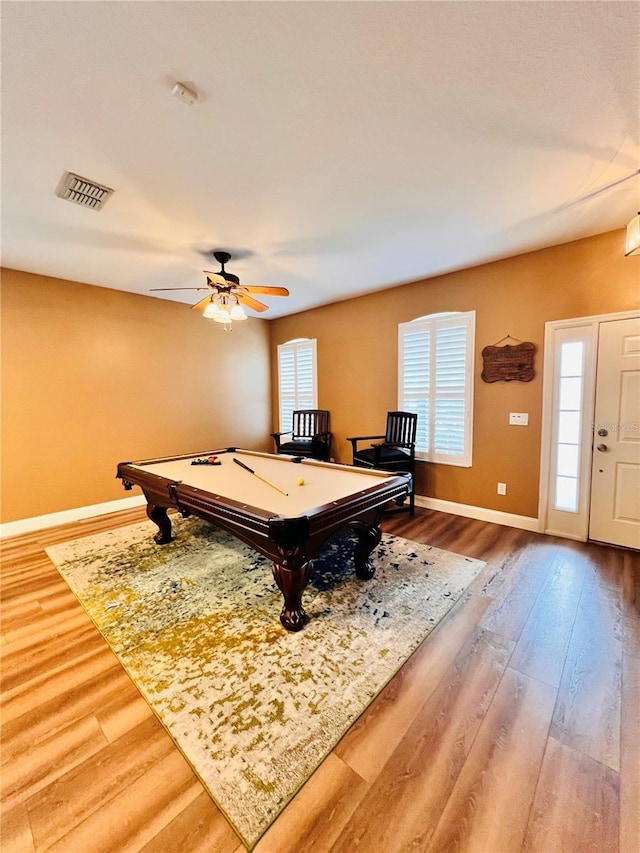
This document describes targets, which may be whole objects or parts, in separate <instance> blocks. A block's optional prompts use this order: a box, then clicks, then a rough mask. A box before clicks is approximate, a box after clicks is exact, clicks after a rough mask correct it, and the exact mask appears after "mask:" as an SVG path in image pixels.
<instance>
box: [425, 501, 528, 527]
mask: <svg viewBox="0 0 640 853" xmlns="http://www.w3.org/2000/svg"><path fill="white" fill-rule="evenodd" d="M416 506H421V507H424V508H425V509H435V510H438V512H448V513H451V515H462V516H464V517H465V518H475V519H477V520H478V521H490V522H493V523H494V524H504V525H505V526H506V527H518V528H519V529H520V530H532V531H533V532H534V533H539V532H540V523H539V521H538V519H537V518H531V517H530V516H527V515H516V514H515V513H513V512H500V510H497V509H487V508H486V507H483V506H472V505H471V504H459V503H455V501H443V500H440V499H439V498H427V497H423V496H422V495H416Z"/></svg>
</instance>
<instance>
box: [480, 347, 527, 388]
mask: <svg viewBox="0 0 640 853" xmlns="http://www.w3.org/2000/svg"><path fill="white" fill-rule="evenodd" d="M535 351H536V345H535V344H532V343H529V342H527V341H525V342H523V343H521V344H515V345H511V344H506V345H503V346H501V347H497V346H489V347H485V348H484V349H483V350H482V379H483V381H484V382H511V381H513V380H516V382H531V380H532V379H533V377H534V372H533V356H534V354H535Z"/></svg>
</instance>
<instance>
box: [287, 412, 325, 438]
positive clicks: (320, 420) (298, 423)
mask: <svg viewBox="0 0 640 853" xmlns="http://www.w3.org/2000/svg"><path fill="white" fill-rule="evenodd" d="M327 432H329V412H328V410H327V409H298V410H296V411H294V413H293V438H311V437H312V436H314V435H321V434H322V433H327Z"/></svg>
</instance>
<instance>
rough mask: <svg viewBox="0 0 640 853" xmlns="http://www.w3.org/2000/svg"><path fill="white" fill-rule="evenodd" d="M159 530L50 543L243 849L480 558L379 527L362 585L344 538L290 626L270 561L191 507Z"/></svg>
mask: <svg viewBox="0 0 640 853" xmlns="http://www.w3.org/2000/svg"><path fill="white" fill-rule="evenodd" d="M154 531H155V527H154V526H153V525H151V524H150V523H147V522H143V523H141V524H135V525H132V526H130V527H126V528H121V529H118V530H113V531H109V532H107V533H102V534H98V535H94V536H90V537H86V538H83V539H78V540H75V541H73V542H69V543H65V544H61V545H55V546H52V547H49V548H47V553H48V554H49V556H50V558H51V559H52V560H53V562H54V563H55V565H56V566H57V567H58V569H59V571H60V573H61V574H62V576H63V577H64V579H65V580H66V581H67V583H68V584H69V586H70V587H71V589H72V590H73V592H74V593H75V594H76V596H77V597H78V599H79V600H80V602H81V603H82V605H83V606H84V608H85V609H86V611H87V613H88V614H89V616H90V617H91V619H92V620H93V621H94V623H95V624H96V626H97V627H98V629H99V630H100V631H101V632H102V634H103V635H104V637H105V638H106V640H107V642H108V643H109V645H110V646H111V648H112V649H113V650H114V652H115V653H116V655H117V656H118V658H119V659H120V661H121V663H122V665H123V666H124V668H125V669H126V671H127V672H128V673H129V675H130V676H131V678H132V679H133V681H134V682H135V684H136V685H137V687H138V688H139V690H140V692H141V693H142V695H143V696H144V697H145V699H146V700H147V702H148V703H149V705H150V706H151V708H152V709H153V711H154V712H155V713H156V714H157V716H158V717H159V719H160V721H161V722H162V724H163V725H164V726H165V728H166V729H167V731H168V732H169V734H170V735H171V736H172V738H173V740H174V741H175V743H176V745H177V746H178V748H179V749H180V750H181V751H182V753H183V754H184V756H185V758H186V759H187V761H188V762H189V763H190V765H191V766H192V767H193V769H194V771H195V772H196V774H197V775H198V776H199V778H200V779H201V781H202V783H203V784H204V786H205V788H206V789H207V790H208V792H209V793H210V795H211V796H212V798H213V799H214V800H215V802H216V804H217V805H218V806H219V808H220V809H221V810H222V812H223V813H224V814H225V815H226V817H227V819H228V820H229V822H230V823H231V825H232V826H233V827H234V829H235V831H236V832H237V834H238V835H239V837H240V838H241V840H242V841H243V843H244V845H245V846H246V847H247V848H248V849H249V850H251V849H252V847H253V846H254V845H255V844H256V842H257V841H258V840H259V838H260V837H261V836H262V834H263V833H264V832H265V830H266V829H267V828H268V827H269V825H270V824H271V823H272V821H273V820H274V819H275V818H276V817H277V815H278V814H279V812H280V811H281V810H282V809H283V808H284V806H285V805H286V804H287V802H289V800H290V799H291V798H292V797H293V796H294V794H295V793H296V792H297V791H298V790H299V789H300V787H301V786H302V785H303V784H304V782H305V781H306V780H307V779H308V778H309V776H310V775H311V774H312V773H313V771H314V770H315V769H316V767H317V766H318V765H319V764H320V763H321V762H322V760H323V759H324V758H325V757H326V755H327V754H328V753H329V752H330V751H331V749H332V748H333V747H334V746H335V745H336V743H337V742H338V741H339V740H340V738H341V737H342V735H343V734H344V733H345V732H346V731H347V729H349V727H350V726H351V725H352V724H353V723H354V722H355V721H356V719H357V718H358V717H359V716H360V714H362V712H363V711H364V710H365V708H366V707H367V706H368V705H369V704H370V703H371V701H372V700H373V699H374V698H375V696H376V695H377V694H378V693H379V692H380V690H381V689H382V688H383V687H384V686H385V684H386V683H387V682H388V681H389V679H390V678H391V677H392V676H393V675H394V674H395V673H396V672H397V671H398V669H399V668H400V667H401V666H402V664H403V663H404V662H405V661H406V660H407V658H408V657H409V656H410V655H411V653H412V652H413V651H414V650H415V648H416V647H417V646H418V645H419V644H420V642H422V640H423V639H424V638H425V637H426V636H427V635H428V634H429V632H430V631H431V630H432V629H433V628H434V626H435V625H436V624H437V623H438V622H439V620H441V619H442V617H443V616H444V615H445V614H446V613H447V611H448V610H449V609H450V608H451V607H452V605H453V604H454V603H455V601H456V600H457V599H458V598H459V597H460V596H461V594H462V593H463V592H464V590H465V589H466V588H467V587H468V585H469V584H470V583H471V581H472V580H473V579H474V578H475V576H476V575H477V574H478V572H479V571H480V569H481V568H482V566H483V565H484V563H482V562H480V561H478V560H472V559H469V558H466V557H462V556H458V555H456V554H451V553H449V552H446V551H441V550H438V549H436V548H431V547H428V546H426V545H419V544H416V543H415V542H410V541H408V540H406V539H400V538H398V537H393V536H388V535H384V536H383V538H382V540H381V542H380V544H379V546H378V547H377V548H376V549H374V551H373V554H372V561H373V563H374V565H375V566H376V574H375V576H374V578H373V579H372V580H369V581H361V580H358V579H357V578H356V576H355V572H354V569H353V554H352V552H353V546H354V540H353V539H352V538H351V536H348V535H346V536H345V535H343V536H340V537H338V538H337V539H335V540H334V541H332V542H331V543H329V545H328V546H327V548H326V549H325V551H324V552H323V554H322V555H321V556H320V557H319V558H318V559H317V560H316V561H314V571H313V573H312V578H311V581H310V584H309V586H308V587H307V589H306V591H305V593H304V596H303V602H304V606H305V609H306V610H307V612H308V613H309V615H310V617H311V620H310V622H309V623H308V624H307V625H306V627H305V628H304V630H302V631H300V632H299V633H288V632H287V631H285V630H284V629H283V628H282V626H281V624H280V621H279V618H278V617H279V613H280V609H281V607H282V596H281V594H280V592H279V590H278V589H277V587H276V585H275V582H274V581H273V578H272V575H271V564H270V563H269V561H268V560H266V559H265V558H263V557H261V556H260V555H258V554H256V553H255V552H254V551H252V550H251V549H250V548H248V547H246V546H245V545H243V544H242V543H240V542H239V541H238V540H236V539H234V538H233V537H231V536H229V535H227V534H226V533H224V532H222V531H220V530H217V529H216V528H214V527H213V526H212V525H210V524H207V523H206V522H203V521H200V520H199V519H194V518H189V519H186V520H185V519H179V518H178V519H177V520H175V521H174V533H175V539H174V540H173V541H172V542H170V543H169V544H168V545H165V546H162V547H159V546H157V545H156V544H155V543H154V541H153V533H154Z"/></svg>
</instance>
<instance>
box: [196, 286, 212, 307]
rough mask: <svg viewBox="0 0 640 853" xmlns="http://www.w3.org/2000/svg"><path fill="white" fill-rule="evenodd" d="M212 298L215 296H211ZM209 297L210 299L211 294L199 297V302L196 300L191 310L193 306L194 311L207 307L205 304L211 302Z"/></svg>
mask: <svg viewBox="0 0 640 853" xmlns="http://www.w3.org/2000/svg"><path fill="white" fill-rule="evenodd" d="M200 289H202V288H200ZM213 298H215V297H213ZM211 299H212V297H211V296H205V298H204V299H201V300H200V302H196V304H195V305H192V306H191V310H192V311H193V309H194V308H195V310H196V311H204V309H205V308H206V307H207V305H208V304H209V303H210V302H211Z"/></svg>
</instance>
